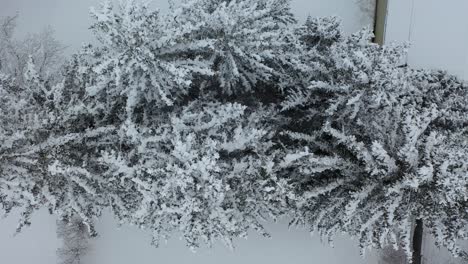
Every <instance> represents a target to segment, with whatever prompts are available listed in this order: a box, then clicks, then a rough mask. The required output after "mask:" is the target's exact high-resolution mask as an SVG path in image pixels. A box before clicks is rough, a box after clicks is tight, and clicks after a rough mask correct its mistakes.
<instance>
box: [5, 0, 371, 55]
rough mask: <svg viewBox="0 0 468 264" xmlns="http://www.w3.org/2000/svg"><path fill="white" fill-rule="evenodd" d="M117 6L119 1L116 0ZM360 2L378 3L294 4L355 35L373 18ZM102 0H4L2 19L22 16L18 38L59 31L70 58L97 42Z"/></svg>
mask: <svg viewBox="0 0 468 264" xmlns="http://www.w3.org/2000/svg"><path fill="white" fill-rule="evenodd" d="M115 1H116V2H117V0H115ZM356 1H359V2H369V1H374V0H292V1H291V3H292V9H293V12H294V13H295V14H296V15H297V17H298V18H299V19H300V20H304V19H305V18H306V17H307V16H308V15H312V16H329V15H338V16H340V17H342V18H343V28H344V30H345V31H346V32H354V31H357V30H359V29H360V28H362V27H363V26H364V25H367V24H370V23H371V21H372V16H368V15H365V14H363V12H361V10H360V8H359V5H357V4H356ZM100 2H101V1H100V0H0V17H2V16H7V15H10V16H11V15H14V14H16V13H18V14H19V21H18V22H19V25H18V36H23V35H25V34H26V33H27V32H38V31H40V30H41V29H43V28H44V27H45V26H47V25H51V26H52V27H53V28H55V30H56V36H57V38H58V40H60V41H61V42H63V43H64V44H66V45H67V46H69V47H70V48H69V49H68V50H67V54H70V53H73V52H74V50H76V49H77V48H79V47H81V45H82V43H83V42H89V41H91V40H92V39H93V37H92V34H91V32H90V31H89V30H88V27H89V26H90V24H91V23H92V20H91V19H90V17H89V7H90V6H98V4H99V3H100ZM152 5H153V7H154V8H159V9H161V10H165V9H167V8H168V6H169V5H168V3H167V0H153V2H152Z"/></svg>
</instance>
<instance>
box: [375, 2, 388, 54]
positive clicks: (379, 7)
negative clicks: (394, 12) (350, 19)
mask: <svg viewBox="0 0 468 264" xmlns="http://www.w3.org/2000/svg"><path fill="white" fill-rule="evenodd" d="M387 9H388V0H376V5H375V18H374V35H375V37H374V42H375V43H377V44H379V45H383V44H384V41H385V27H386V22H387Z"/></svg>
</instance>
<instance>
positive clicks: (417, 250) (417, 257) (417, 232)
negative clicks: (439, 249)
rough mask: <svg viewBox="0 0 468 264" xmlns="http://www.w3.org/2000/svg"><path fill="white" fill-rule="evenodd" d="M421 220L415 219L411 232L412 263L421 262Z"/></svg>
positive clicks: (419, 263)
mask: <svg viewBox="0 0 468 264" xmlns="http://www.w3.org/2000/svg"><path fill="white" fill-rule="evenodd" d="M423 231H424V230H423V221H422V220H421V219H418V220H416V225H415V227H414V233H413V257H412V259H413V262H412V264H421V263H422V242H423Z"/></svg>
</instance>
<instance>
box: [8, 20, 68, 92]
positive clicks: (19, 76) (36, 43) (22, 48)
mask: <svg viewBox="0 0 468 264" xmlns="http://www.w3.org/2000/svg"><path fill="white" fill-rule="evenodd" d="M17 18H18V15H16V16H8V17H5V18H2V19H0V31H1V32H0V70H1V71H2V72H4V73H7V74H10V75H11V76H13V77H14V78H15V80H16V82H17V83H19V84H21V83H22V82H23V81H24V72H25V70H26V65H27V63H28V60H29V57H32V58H33V61H34V64H35V65H36V68H37V71H38V74H39V76H40V77H41V78H42V79H44V80H51V79H54V78H56V77H57V72H58V71H59V69H60V65H61V64H62V61H63V51H64V49H65V46H64V45H62V44H61V43H60V42H59V41H58V40H57V39H56V38H55V36H54V34H55V33H54V30H53V28H51V27H46V28H45V29H44V30H43V31H41V32H39V33H35V34H28V35H27V36H26V37H25V38H24V39H16V38H14V37H13V35H14V33H15V29H16V20H17Z"/></svg>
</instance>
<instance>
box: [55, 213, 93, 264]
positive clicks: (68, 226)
mask: <svg viewBox="0 0 468 264" xmlns="http://www.w3.org/2000/svg"><path fill="white" fill-rule="evenodd" d="M57 237H58V238H59V239H62V247H61V248H59V249H58V250H57V256H58V259H59V262H58V263H59V264H81V263H82V261H81V260H82V257H83V256H84V255H85V254H86V253H88V252H89V238H90V234H89V231H88V226H87V225H86V224H85V223H84V222H83V220H82V219H81V218H80V217H72V218H70V219H68V220H67V219H64V220H58V221H57Z"/></svg>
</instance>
